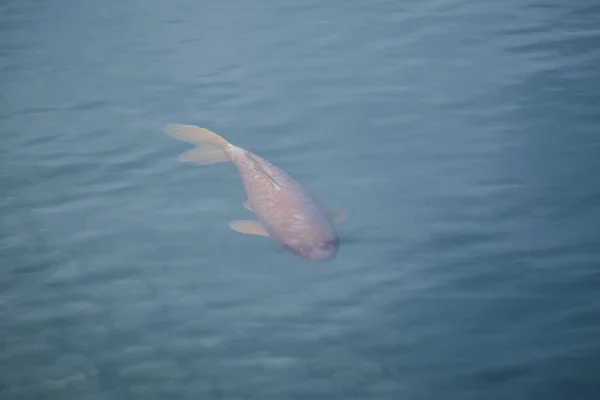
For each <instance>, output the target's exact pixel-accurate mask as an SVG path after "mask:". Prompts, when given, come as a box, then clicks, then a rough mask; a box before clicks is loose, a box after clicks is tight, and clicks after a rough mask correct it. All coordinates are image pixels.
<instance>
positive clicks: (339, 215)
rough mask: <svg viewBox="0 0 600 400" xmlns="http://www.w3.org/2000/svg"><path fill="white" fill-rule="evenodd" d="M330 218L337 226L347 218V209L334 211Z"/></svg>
mask: <svg viewBox="0 0 600 400" xmlns="http://www.w3.org/2000/svg"><path fill="white" fill-rule="evenodd" d="M331 216H332V217H333V222H334V223H336V224H339V223H340V222H344V221H345V220H346V218H348V209H347V208H338V209H336V210H332V211H331Z"/></svg>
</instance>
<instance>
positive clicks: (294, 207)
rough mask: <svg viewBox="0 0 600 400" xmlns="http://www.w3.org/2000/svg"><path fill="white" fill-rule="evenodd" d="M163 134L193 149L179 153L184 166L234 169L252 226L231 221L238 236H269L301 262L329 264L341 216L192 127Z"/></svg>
mask: <svg viewBox="0 0 600 400" xmlns="http://www.w3.org/2000/svg"><path fill="white" fill-rule="evenodd" d="M166 131H167V133H168V134H169V135H171V136H172V137H174V138H177V139H179V140H183V141H186V142H189V143H193V144H195V145H197V146H198V147H197V148H195V149H193V150H191V151H189V152H187V153H184V154H183V155H182V156H181V157H180V159H181V160H182V161H184V162H196V163H200V164H203V165H207V164H213V163H216V162H224V161H231V162H232V163H233V164H234V165H235V166H236V167H237V169H238V171H239V173H240V176H241V177H242V182H243V185H244V189H245V190H246V194H247V196H248V202H247V203H246V204H245V207H246V208H248V209H249V210H251V211H252V212H253V213H254V214H255V215H256V217H257V220H256V221H233V222H231V223H230V224H229V226H230V227H231V228H232V229H233V230H235V231H237V232H240V233H247V234H254V235H260V236H269V237H271V238H273V239H274V240H275V241H276V242H278V243H279V244H280V245H281V246H282V247H283V248H284V249H286V250H288V251H290V252H292V253H294V254H297V255H299V256H301V257H303V258H306V259H309V260H315V261H329V260H332V259H334V258H335V257H336V254H337V251H338V248H339V237H338V234H337V232H336V229H335V224H336V223H337V222H340V221H341V220H343V219H344V218H345V213H343V212H337V213H335V212H331V211H330V210H328V209H326V208H325V207H324V206H323V204H322V203H321V202H320V201H319V199H317V197H316V196H314V195H313V194H312V193H311V192H309V191H308V190H307V189H306V188H304V187H303V186H302V185H301V184H300V183H299V182H298V181H297V180H295V179H294V178H292V177H291V176H289V175H288V174H286V173H285V172H284V171H283V170H282V169H280V168H278V167H277V166H275V165H274V164H272V163H270V162H269V161H267V160H265V159H264V158H262V157H260V156H258V155H256V154H254V153H251V152H250V151H248V150H245V149H243V148H241V147H238V146H235V145H233V144H231V143H229V142H227V141H226V140H225V139H223V138H222V137H221V136H219V135H217V134H216V133H214V132H211V131H209V130H208V129H204V128H200V127H197V126H194V125H169V126H168V127H167V129H166Z"/></svg>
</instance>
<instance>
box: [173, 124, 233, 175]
mask: <svg viewBox="0 0 600 400" xmlns="http://www.w3.org/2000/svg"><path fill="white" fill-rule="evenodd" d="M165 131H166V133H167V134H168V135H169V136H171V137H172V138H175V139H178V140H181V141H184V142H187V143H191V144H194V145H196V148H194V149H192V150H190V151H188V152H186V153H183V154H182V155H181V156H180V157H179V160H180V161H183V162H193V163H199V164H202V165H209V164H214V163H218V162H224V161H231V160H230V159H229V157H228V156H227V153H226V152H225V147H227V146H228V145H229V142H228V141H227V140H225V139H223V138H222V137H221V136H219V135H217V134H216V133H214V132H212V131H210V130H208V129H205V128H200V127H199V126H195V125H182V124H171V125H167V126H166V127H165Z"/></svg>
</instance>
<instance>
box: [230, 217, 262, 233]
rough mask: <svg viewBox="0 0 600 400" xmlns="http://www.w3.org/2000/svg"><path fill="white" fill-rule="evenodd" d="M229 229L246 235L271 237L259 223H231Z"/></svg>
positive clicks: (246, 221)
mask: <svg viewBox="0 0 600 400" xmlns="http://www.w3.org/2000/svg"><path fill="white" fill-rule="evenodd" d="M229 227H230V228H231V229H233V230H234V231H236V232H239V233H245V234H247V235H258V236H269V234H268V233H267V231H266V230H265V228H263V227H262V225H261V224H260V222H258V221H249V220H239V221H231V222H230V223H229Z"/></svg>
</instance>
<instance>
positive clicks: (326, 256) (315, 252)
mask: <svg viewBox="0 0 600 400" xmlns="http://www.w3.org/2000/svg"><path fill="white" fill-rule="evenodd" d="M337 251H338V241H337V240H331V241H326V242H322V243H320V244H318V245H317V246H315V247H313V248H312V249H311V251H310V252H309V253H308V255H307V256H308V257H307V258H309V259H311V260H314V261H331V260H333V259H334V258H335V257H336V255H337Z"/></svg>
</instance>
